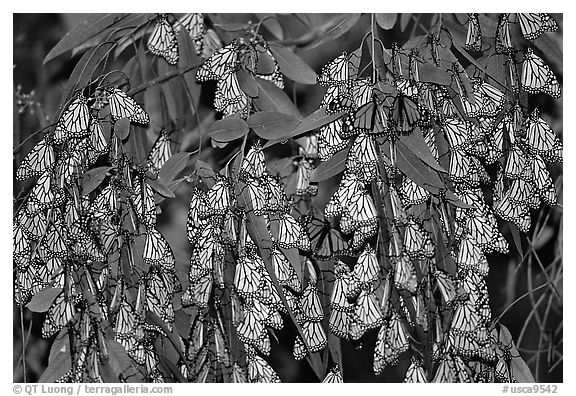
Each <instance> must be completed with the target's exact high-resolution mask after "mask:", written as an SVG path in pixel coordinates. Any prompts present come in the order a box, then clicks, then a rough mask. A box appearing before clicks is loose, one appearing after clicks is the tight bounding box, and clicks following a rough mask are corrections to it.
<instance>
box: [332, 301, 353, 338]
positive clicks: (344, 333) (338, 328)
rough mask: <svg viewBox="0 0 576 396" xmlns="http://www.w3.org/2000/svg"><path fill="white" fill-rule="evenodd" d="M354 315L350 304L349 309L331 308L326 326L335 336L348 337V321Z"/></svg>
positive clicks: (349, 321)
mask: <svg viewBox="0 0 576 396" xmlns="http://www.w3.org/2000/svg"><path fill="white" fill-rule="evenodd" d="M353 315H354V308H353V307H352V305H350V307H349V309H346V310H344V309H332V310H331V311H330V317H329V319H328V328H329V329H330V331H331V332H332V334H334V335H335V336H336V337H340V338H343V339H345V340H347V339H349V338H350V337H351V336H350V330H349V329H350V323H351V321H352V316H353Z"/></svg>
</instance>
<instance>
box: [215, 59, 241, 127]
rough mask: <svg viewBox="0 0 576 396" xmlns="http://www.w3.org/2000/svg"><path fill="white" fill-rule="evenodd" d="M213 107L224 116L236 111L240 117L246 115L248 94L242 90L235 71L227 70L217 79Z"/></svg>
mask: <svg viewBox="0 0 576 396" xmlns="http://www.w3.org/2000/svg"><path fill="white" fill-rule="evenodd" d="M214 108H215V109H216V111H221V112H222V113H224V117H227V116H229V115H232V114H236V113H240V116H241V117H242V118H246V117H248V112H249V110H250V108H249V102H248V95H246V94H245V93H244V91H242V88H241V87H240V83H239V82H238V78H237V76H236V72H235V71H232V70H230V71H227V72H225V73H224V75H222V76H221V77H220V78H219V79H218V83H217V85H216V96H215V97H214Z"/></svg>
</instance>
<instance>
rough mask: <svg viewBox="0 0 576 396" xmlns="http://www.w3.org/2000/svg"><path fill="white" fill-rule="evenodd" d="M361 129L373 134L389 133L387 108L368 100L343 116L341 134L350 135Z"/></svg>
mask: <svg viewBox="0 0 576 396" xmlns="http://www.w3.org/2000/svg"><path fill="white" fill-rule="evenodd" d="M347 130H350V131H351V132H347ZM362 131H364V132H367V133H369V134H370V135H373V136H384V135H388V134H389V133H390V129H389V127H388V114H387V109H386V108H385V107H384V105H383V104H382V103H378V102H377V101H376V100H369V101H367V102H366V103H365V104H363V105H362V106H358V108H357V109H356V111H355V112H351V113H350V114H348V115H347V116H346V117H345V118H344V124H343V131H342V135H343V136H352V135H353V134H355V133H358V132H362Z"/></svg>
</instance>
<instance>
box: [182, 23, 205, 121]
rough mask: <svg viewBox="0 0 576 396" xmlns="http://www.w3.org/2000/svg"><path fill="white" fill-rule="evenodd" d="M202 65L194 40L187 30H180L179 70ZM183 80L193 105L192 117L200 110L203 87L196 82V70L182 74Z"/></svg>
mask: <svg viewBox="0 0 576 396" xmlns="http://www.w3.org/2000/svg"><path fill="white" fill-rule="evenodd" d="M200 64H202V59H201V58H200V57H199V56H198V55H197V54H196V47H195V46H194V42H193V41H192V38H191V37H190V35H189V34H188V32H187V31H186V29H180V31H179V32H178V68H179V69H180V70H185V69H188V68H190V67H191V66H194V65H200ZM182 79H183V80H184V84H185V86H186V93H187V94H188V96H189V98H190V102H191V103H192V109H191V110H192V115H193V114H194V113H195V112H196V111H197V109H198V102H199V101H200V93H201V92H202V87H201V85H200V84H198V83H197V82H196V70H195V69H193V70H190V71H187V72H185V73H184V72H183V73H182Z"/></svg>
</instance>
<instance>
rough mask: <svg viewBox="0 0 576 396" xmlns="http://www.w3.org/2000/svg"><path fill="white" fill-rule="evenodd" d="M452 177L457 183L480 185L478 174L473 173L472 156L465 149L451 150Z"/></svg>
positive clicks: (450, 170) (450, 173) (450, 174)
mask: <svg viewBox="0 0 576 396" xmlns="http://www.w3.org/2000/svg"><path fill="white" fill-rule="evenodd" d="M448 174H449V176H450V179H451V180H452V181H453V182H455V183H467V184H469V185H470V186H477V185H478V174H477V173H473V165H472V157H471V156H469V155H468V154H466V153H465V152H464V151H463V150H460V149H455V150H451V151H450V168H449V173H448Z"/></svg>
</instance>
